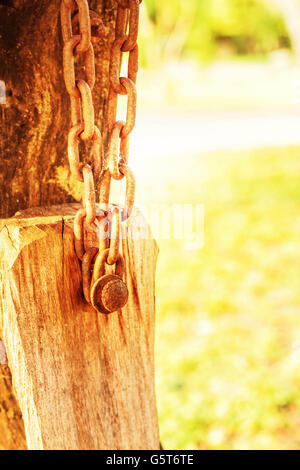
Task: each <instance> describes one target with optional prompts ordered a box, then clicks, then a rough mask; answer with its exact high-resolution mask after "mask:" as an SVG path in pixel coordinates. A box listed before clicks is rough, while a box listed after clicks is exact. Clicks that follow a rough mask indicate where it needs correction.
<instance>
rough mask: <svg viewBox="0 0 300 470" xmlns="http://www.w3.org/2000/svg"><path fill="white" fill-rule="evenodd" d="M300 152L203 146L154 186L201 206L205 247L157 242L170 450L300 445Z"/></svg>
mask: <svg viewBox="0 0 300 470" xmlns="http://www.w3.org/2000/svg"><path fill="white" fill-rule="evenodd" d="M299 156H300V149H297V148H285V149H279V150H278V149H267V150H259V151H251V152H243V153H238V152H236V153H234V152H231V153H217V154H208V155H203V154H201V155H199V156H198V157H197V158H196V157H195V159H194V160H193V165H192V166H191V171H190V174H189V175H188V172H185V173H184V175H183V177H181V176H180V174H179V176H178V178H177V179H176V180H172V181H170V180H168V179H167V177H166V176H165V180H164V184H163V185H162V184H159V185H158V188H157V189H158V190H159V187H160V188H161V187H163V188H164V189H161V190H160V191H161V195H160V197H161V199H162V200H163V201H164V202H170V203H174V202H176V203H202V204H204V206H205V245H204V248H203V249H201V250H198V251H188V250H187V249H185V246H184V243H182V242H178V241H159V245H160V255H159V260H158V267H157V330H156V389H157V397H158V408H159V419H160V432H161V440H162V443H163V446H164V447H165V448H166V449H299V448H300V393H299V390H300V283H299V266H300V184H299V175H300V158H299ZM163 177H164V175H163V176H162V179H163Z"/></svg>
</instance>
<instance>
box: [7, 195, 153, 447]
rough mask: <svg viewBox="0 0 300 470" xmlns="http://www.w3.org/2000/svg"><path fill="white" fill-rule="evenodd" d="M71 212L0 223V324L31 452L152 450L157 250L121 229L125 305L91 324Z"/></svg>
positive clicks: (137, 232) (143, 231) (146, 234)
mask: <svg viewBox="0 0 300 470" xmlns="http://www.w3.org/2000/svg"><path fill="white" fill-rule="evenodd" d="M76 207H77V208H78V205H75V204H73V205H65V206H55V207H51V208H47V209H44V208H40V209H35V210H29V211H24V212H23V213H20V214H19V215H18V218H15V219H7V220H4V221H2V223H1V232H0V259H1V280H2V292H1V297H2V313H1V324H2V331H3V338H4V342H5V344H6V347H7V356H8V361H9V365H10V368H11V372H12V377H13V385H14V389H15V392H16V395H17V398H18V401H19V404H20V408H21V410H22V413H23V418H24V423H25V430H26V437H27V443H28V447H29V448H30V449H159V438H158V424H157V413H156V403H155V392H154V363H153V343H154V303H155V298H154V275H155V264H156V257H157V246H156V243H155V242H154V241H153V239H152V237H151V233H150V229H149V227H148V225H147V224H146V222H145V220H144V219H143V217H142V216H141V214H140V213H139V212H138V211H137V210H135V211H134V213H133V215H132V217H131V218H130V219H129V221H127V222H124V223H123V228H122V230H123V239H122V252H123V256H124V259H125V263H126V275H125V280H126V283H127V286H128V289H129V300H128V303H127V305H126V306H125V307H124V308H123V309H122V311H119V312H116V313H112V314H111V315H108V316H107V315H101V314H97V313H96V311H95V310H94V309H93V308H92V307H91V306H90V305H88V304H87V303H86V302H85V301H84V299H83V296H82V288H81V272H80V265H79V261H78V259H77V257H76V255H75V253H74V248H73V230H72V221H73V217H74V214H75V210H76Z"/></svg>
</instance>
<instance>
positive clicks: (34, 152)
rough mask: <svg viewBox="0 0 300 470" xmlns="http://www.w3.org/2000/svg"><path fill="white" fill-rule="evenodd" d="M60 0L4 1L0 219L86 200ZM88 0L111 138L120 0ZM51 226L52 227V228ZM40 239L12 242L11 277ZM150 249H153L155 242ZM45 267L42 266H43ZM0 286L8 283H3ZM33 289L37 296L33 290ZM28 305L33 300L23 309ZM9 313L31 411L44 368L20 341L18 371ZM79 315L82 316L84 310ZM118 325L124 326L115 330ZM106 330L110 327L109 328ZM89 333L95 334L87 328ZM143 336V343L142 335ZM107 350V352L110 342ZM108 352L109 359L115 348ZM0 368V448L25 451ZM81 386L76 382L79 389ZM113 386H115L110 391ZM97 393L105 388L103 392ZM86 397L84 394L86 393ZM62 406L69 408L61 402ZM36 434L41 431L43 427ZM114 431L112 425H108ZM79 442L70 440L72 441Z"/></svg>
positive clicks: (100, 121) (100, 115) (96, 96)
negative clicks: (72, 148)
mask: <svg viewBox="0 0 300 470" xmlns="http://www.w3.org/2000/svg"><path fill="white" fill-rule="evenodd" d="M60 3H61V0H51V1H49V0H3V1H1V0H0V80H1V84H4V85H5V99H4V103H3V98H4V96H2V92H1V99H0V217H10V216H12V215H13V214H15V212H16V211H18V210H22V209H25V208H29V207H36V206H40V205H45V206H50V205H51V204H63V203H66V202H74V201H75V200H79V198H80V193H81V192H80V187H79V186H80V185H79V186H78V185H76V184H74V182H72V184H70V181H69V168H68V162H67V155H66V148H67V133H68V130H69V128H70V103H69V96H68V93H67V91H66V87H65V84H64V80H63V73H62V47H63V46H62V38H61V28H60V15H59V10H60ZM89 5H90V8H91V9H92V10H94V11H96V12H97V13H98V14H99V15H100V16H101V18H102V20H103V23H104V25H105V28H106V31H107V36H106V37H105V38H103V39H102V40H101V41H100V42H99V43H97V45H96V46H95V65H96V83H95V88H94V92H93V101H94V104H95V111H96V114H95V120H96V124H97V126H98V127H99V128H100V129H101V131H102V134H103V136H104V142H105V144H106V142H107V126H106V117H107V102H108V100H107V98H108V91H109V64H110V53H111V46H112V43H113V41H114V31H115V20H116V12H117V0H89ZM60 220H62V216H60ZM28 223H29V222H28V221H27V222H26V223H25V222H24V224H25V225H24V228H25V227H26V230H25V232H26V234H27V236H28V237H29V239H30V236H31V235H30V234H31V233H34V234H37V233H41V232H40V230H41V229H40V227H35V223H34V222H33V223H32V226H31V225H29V226H30V227H31V228H29V226H28V227H27V226H26V224H28ZM11 224H12V225H11ZM14 224H16V221H13V222H7V224H6V225H7V227H9V231H7V229H5V228H3V229H2V232H1V239H2V240H4V239H3V237H6V238H5V240H6V241H5V246H6V245H7V246H9V235H10V231H11V230H12V231H13V233H20V234H21V233H22V234H23V228H22V227H21V225H18V227H19V228H18V230H20V232H14V229H13V227H14ZM51 224H52V222H51ZM51 224H50V225H51ZM3 227H4V225H3ZM45 227H46V225H45V224H44V225H43V230H45ZM49 230H50V226H49ZM25 232H24V233H25ZM50 232H51V233H52V226H51V230H50ZM58 233H59V229H58ZM5 234H6V235H5ZM18 236H19V235H18ZM20 236H21V235H20ZM7 237H8V238H7ZM57 237H58V238H57V240H58V241H59V243H61V239H60V237H59V236H58V235H57ZM21 238H22V237H21ZM12 240H14V238H12ZM22 240H23V238H22ZM15 243H16V244H15ZM39 243H41V241H38V240H32V243H28V245H27V248H26V247H25V246H22V248H20V247H19V245H18V243H17V242H16V240H14V244H15V246H18V247H19V248H20V253H19V254H18V256H17V257H16V260H15V262H14V264H13V265H12V270H11V271H10V270H8V271H7V272H8V273H10V275H13V273H14V272H15V271H14V270H15V269H16V266H19V264H18V263H19V262H20V260H21V259H22V257H23V256H24V254H23V252H24V253H25V252H26V250H32V249H33V247H34V246H36V244H39ZM1 246H2V245H1ZM13 246H14V245H11V248H10V251H9V252H10V253H13V252H14V251H15V250H14V249H13V248H12V247H13ZM58 246H59V245H58ZM149 252H151V246H150V250H149ZM48 253H50V251H49V252H48ZM65 254H66V253H65ZM72 256H73V255H72ZM62 259H64V260H65V259H66V257H65V256H64V257H62ZM75 264H76V263H75ZM5 269H7V267H6V268H5ZM42 269H44V268H42V266H41V270H42ZM150 269H151V268H150ZM5 282H6V280H5ZM49 282H50V280H49ZM65 282H66V281H65ZM5 285H6V284H5ZM0 289H2V287H1V286H0ZM13 291H14V289H13ZM28 292H29V293H31V294H32V292H31V291H30V290H29V291H28ZM28 292H25V291H24V293H22V294H21V295H20V298H22V295H25V296H28V295H29V293H28ZM49 295H50V294H49ZM52 297H53V295H52V294H51V295H50V299H52ZM3 305H4V303H3ZM15 306H16V305H15ZM27 309H28V306H27V307H26V310H25V312H26V311H27ZM9 312H10V313H9V315H11V312H12V311H11V310H9ZM39 312H40V311H39ZM4 313H5V315H4V318H3V322H4V323H5V325H6V327H5V335H4V336H5V337H3V335H2V331H1V321H0V339H1V338H2V339H4V341H5V343H6V342H7V341H8V338H10V340H9V341H10V343H9V344H8V345H7V344H6V347H7V350H8V358H9V366H10V367H11V368H12V375H13V383H14V384H15V385H16V388H17V396H18V399H20V400H21V399H22V400H21V401H22V406H21V408H22V411H23V412H24V413H25V411H24V410H27V408H26V406H27V405H26V399H25V396H24V395H23V394H26V397H29V395H30V393H31V395H30V396H31V398H32V397H34V399H35V400H36V393H38V386H39V385H40V383H39V382H38V385H36V383H35V387H37V388H35V389H34V388H32V387H33V383H34V381H33V382H31V381H32V380H33V378H32V377H33V376H34V374H36V373H37V372H38V371H39V363H38V362H37V363H36V364H35V366H34V368H32V369H29V367H28V363H29V362H28V361H29V359H28V358H27V353H28V346H26V347H25V343H22V344H21V346H22V345H23V347H24V350H25V352H24V353H23V354H21V356H20V357H21V359H22V361H24V362H23V365H24V367H25V369H24V370H22V368H21V367H22V366H19V369H18V363H17V359H16V356H15V354H14V349H12V347H11V344H12V342H13V332H12V330H10V327H9V325H8V323H7V322H8V317H7V315H6V309H4ZM77 314H78V315H79V316H80V314H81V310H79V311H78V312H77ZM77 314H76V315H77ZM23 315H25V313H24V312H23V314H22V315H21V316H20V318H19V314H18V316H17V318H18V319H17V321H16V322H15V324H14V326H13V324H12V325H11V328H15V327H16V330H15V332H16V334H19V333H18V328H17V327H18V325H20V324H21V323H22V322H24V321H25V320H24V317H23ZM56 315H57V313H56ZM74 315H75V314H74ZM76 315H75V316H76ZM50 317H51V318H54V317H52V316H50ZM76 318H77V317H76ZM21 319H22V322H21ZM103 321H104V320H103V319H102V320H99V322H102V323H103ZM114 322H115V325H116V328H115V329H113V330H114V335H116V337H120V336H119V335H120V334H121V331H122V325H123V324H122V322H121V320H120V321H119V323H117V322H116V321H115V320H114ZM111 323H112V320H111V319H110V320H109V321H108V325H110V324H111ZM25 324H26V322H25ZM76 325H77V323H76ZM117 326H118V328H119V330H120V331H117ZM74 328H75V327H74ZM107 329H108V327H107ZM45 331H46V330H45V328H43V327H42V329H41V332H43V338H44V335H45ZM58 331H60V330H58ZM76 331H77V330H76ZM82 331H83V330H82ZM102 331H104V332H105V331H106V329H104V330H101V332H102ZM107 331H108V330H107ZM109 331H111V330H109ZM150 331H151V329H150ZM136 333H137V332H136ZM107 334H108V333H107ZM23 335H25V332H24V331H22V332H21V333H20V336H19V339H20V338H22V341H23V340H25V337H24V336H23ZM30 337H31V336H30V334H29V331H27V336H26V339H28V340H29V338H30ZM87 337H88V338H89V337H90V336H89V334H88V335H87ZM52 339H53V338H52ZM36 341H37V344H40V343H39V341H38V340H37V339H36ZM53 341H54V339H53ZM101 341H102V340H101ZM139 341H142V337H141V339H140V340H139ZM17 344H19V343H17ZM53 344H55V342H54V343H53ZM97 344H98V346H97V348H99V344H100V345H101V344H102V343H101V342H100V343H97ZM138 344H139V343H138ZM44 347H45V346H43V348H44ZM53 347H54V346H53ZM76 347H78V349H76V354H75V352H74V358H76V360H77V355H79V354H80V351H81V349H80V345H79V344H78V345H76ZM39 348H40V346H36V350H34V351H31V352H30V354H29V355H30V357H31V361H32V362H31V364H33V363H34V360H33V358H32V355H34V358H38V357H39V356H38V355H37V354H36V352H37V351H40V349H39ZM108 349H109V348H108ZM43 350H44V349H43ZM96 350H97V349H96ZM103 350H104V351H106V352H107V349H106V348H104V349H103ZM83 352H84V351H83ZM109 352H110V349H109ZM25 353H26V354H25ZM60 354H62V355H64V354H66V356H65V357H70V356H68V355H67V353H62V352H60ZM69 354H70V353H69ZM107 354H108V357H109V353H107ZM114 357H115V356H114V355H113V356H112V359H111V360H112V361H113V360H114V359H113V358H114ZM107 360H108V359H107ZM116 360H117V359H116ZM74 361H75V359H74ZM47 364H48V363H47ZM74 364H75V362H74ZM137 366H138V363H137ZM0 367H1V368H0V449H25V448H26V441H25V434H24V426H23V423H22V416H21V410H20V408H19V407H18V403H17V400H16V399H15V397H14V393H13V389H12V386H11V374H10V371H9V369H8V366H7V365H1V366H0ZM76 367H77V366H75V365H72V366H71V368H72V370H73V368H74V371H77V368H76ZM16 368H17V369H16ZM47 371H48V372H49V374H50V371H49V368H47ZM69 373H70V374H71V375H72V373H73V372H72V371H70V372H69ZM74 373H75V372H74ZM18 374H19V375H18ZM22 374H24V377H25V376H26V377H29V379H28V380H29V382H28V383H30V384H31V385H30V386H29V389H28V390H26V393H25V391H24V390H23V391H22V387H20V380H22V379H21V378H20V377H22ZM39 380H40V376H39V375H37V376H36V381H39ZM57 380H58V379H57ZM86 380H87V378H86ZM103 380H104V379H103ZM28 383H27V385H28ZM45 383H48V379H45ZM103 383H105V382H103ZM18 384H19V385H18ZM27 385H26V386H27ZM51 386H52V389H51V390H52V392H53V393H55V392H54V391H53V390H54V389H53V385H51ZM30 387H31V388H30ZM64 390H65V389H64V388H58V389H57V396H56V401H57V402H59V401H61V400H62V396H63V395H62V396H60V395H59V393H58V391H60V392H62V394H64V393H65V391H64ZM76 390H77V388H76V384H75V385H74V393H75V392H76ZM108 390H109V391H110V389H108ZM29 392H30V393H29ZM97 393H98V394H99V392H97ZM111 393H113V394H114V393H116V392H115V390H114V391H113V392H111ZM75 396H76V394H75ZM31 398H30V399H31ZM28 400H29V398H28ZM82 400H85V399H84V398H82ZM51 406H52V404H51ZM128 406H129V405H128ZM130 406H131V405H130ZM24 407H25V408H24ZM67 409H69V408H67ZM48 410H49V407H48ZM85 410H87V404H86V407H85ZM60 411H61V412H64V411H63V408H61V410H60ZM26 413H27V415H26V416H25V425H26V433H27V436H28V432H29V431H28V429H29V428H30V427H31V426H32V421H31V419H30V416H28V413H29V414H30V411H28V410H27V411H26ZM26 413H25V414H26ZM116 413H119V410H118V408H116ZM33 416H37V418H36V419H37V420H38V421H37V424H38V425H39V426H40V424H39V423H40V421H39V420H40V419H41V418H40V410H38V412H36V413H35V414H33ZM84 416H85V415H84ZM105 416H106V415H105ZM122 416H123V415H122ZM32 419H33V418H32ZM105 419H106V418H105ZM99 422H100V421H99ZM73 424H74V422H73ZM136 424H137V422H136ZM53 425H54V424H53ZM43 429H44V431H43V432H47V431H46V430H45V429H46V428H45V427H44V428H43ZM56 429H57V428H56ZM36 432H37V433H40V435H41V431H39V428H38V430H37V431H36ZM108 432H111V431H109V430H108ZM122 432H123V430H122ZM97 436H98V437H97V438H96V437H95V436H94V437H93V439H95V441H94V442H92V443H91V445H95V446H96V444H97V445H98V442H99V441H98V440H97V439H100V440H101V442H102V438H100V437H99V435H98V434H97ZM39 439H42V441H39ZM43 439H44V440H43ZM45 439H46V438H45V436H44V435H43V436H42V437H40V438H35V439H33V438H32V440H31V441H30V443H29V445H30V446H35V445H37V446H39V445H41V442H42V445H43V446H46V444H45V442H46V441H45ZM46 440H47V439H46ZM79 441H80V442H81V443H82V442H83V441H84V439H83V438H80V439H79V438H78V442H79ZM47 442H48V441H47ZM122 442H124V441H122ZM48 444H49V443H48ZM73 444H74V443H70V445H73ZM49 445H50V444H49ZM78 445H79V444H78ZM103 445H105V444H103ZM116 445H117V444H116ZM151 445H152V444H151Z"/></svg>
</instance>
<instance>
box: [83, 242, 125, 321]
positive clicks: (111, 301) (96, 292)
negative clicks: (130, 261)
mask: <svg viewBox="0 0 300 470" xmlns="http://www.w3.org/2000/svg"><path fill="white" fill-rule="evenodd" d="M108 254H109V249H107V250H103V252H101V253H99V255H98V256H97V258H96V261H95V265H94V272H93V278H92V284H91V286H92V287H91V293H90V299H91V303H92V305H93V307H94V308H95V309H96V310H97V311H98V312H100V313H104V314H108V313H112V312H115V311H116V310H119V309H121V308H122V307H124V305H125V304H126V303H127V300H128V289H127V286H126V284H125V282H124V281H123V279H122V277H123V274H124V270H125V269H124V260H123V257H122V255H119V256H118V259H117V261H116V268H115V274H104V271H105V263H106V260H107V257H108Z"/></svg>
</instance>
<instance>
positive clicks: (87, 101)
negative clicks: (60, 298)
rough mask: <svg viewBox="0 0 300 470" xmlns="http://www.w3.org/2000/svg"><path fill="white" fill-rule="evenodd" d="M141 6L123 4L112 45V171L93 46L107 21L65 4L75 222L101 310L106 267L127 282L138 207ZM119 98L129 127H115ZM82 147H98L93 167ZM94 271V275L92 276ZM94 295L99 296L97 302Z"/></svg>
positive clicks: (136, 1) (83, 4)
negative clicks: (113, 198)
mask: <svg viewBox="0 0 300 470" xmlns="http://www.w3.org/2000/svg"><path fill="white" fill-rule="evenodd" d="M141 1H142V0H118V9H117V17H116V28H115V40H114V42H113V45H112V50H111V62H110V70H109V82H110V87H109V96H108V113H107V114H108V118H107V121H108V122H107V126H108V130H109V142H108V150H107V158H106V161H107V167H106V168H103V142H102V135H101V132H100V130H99V129H98V127H97V126H96V125H95V113H94V106H93V99H92V90H93V87H94V84H95V61H94V48H93V44H96V43H97V42H98V41H99V39H100V38H101V37H104V36H105V34H106V29H105V27H104V25H103V22H102V20H101V18H100V17H99V16H98V15H97V14H96V13H95V12H94V11H92V10H89V6H88V2H87V0H62V3H61V12H60V13H61V27H62V37H63V42H64V47H63V70H64V80H65V85H66V89H67V91H68V93H69V96H70V106H71V122H72V127H71V129H70V131H69V134H68V161H69V166H70V173H71V176H72V177H73V178H74V179H76V180H78V181H80V182H81V183H83V193H82V203H83V207H82V208H81V209H79V210H78V212H77V213H76V216H75V219H74V238H75V251H76V254H77V256H78V258H79V259H80V260H81V261H82V278H83V293H84V297H85V299H86V301H87V302H91V303H92V304H93V305H94V306H95V308H97V305H98V303H99V302H98V301H97V300H96V298H97V295H98V294H97V292H96V291H97V288H96V287H95V286H96V284H97V283H96V279H97V276H98V277H99V275H100V274H99V273H100V272H101V273H102V274H103V273H104V271H105V269H104V267H105V263H106V264H108V265H115V266H116V275H118V276H119V277H120V273H121V277H122V275H123V273H124V260H123V258H122V255H121V254H120V252H119V249H120V221H121V220H126V219H127V218H129V217H130V214H131V212H132V208H133V205H134V194H135V179H134V175H133V173H132V171H131V170H130V168H129V167H128V157H129V134H130V133H131V131H132V130H133V128H134V125H135V118H136V86H135V84H136V79H137V72H138V45H137V35H138V25H139V7H140V3H141ZM127 29H128V32H127ZM126 52H128V67H127V77H120V69H121V62H122V56H123V54H124V53H126ZM78 55H83V56H84V70H85V79H76V70H75V57H76V56H78ZM118 95H127V112H126V121H125V122H123V121H115V117H116V107H117V101H118ZM81 141H82V142H87V141H92V146H91V151H90V164H88V163H82V162H80V154H79V146H80V142H81ZM101 172H102V174H101ZM100 174H101V179H100V211H101V213H100V215H99V213H98V214H97V206H96V193H95V180H97V179H98V178H99V176H100ZM124 177H126V197H125V207H124V211H123V213H122V216H121V215H120V210H119V209H118V208H117V207H114V208H113V209H112V210H111V209H110V206H109V195H110V186H111V178H113V179H115V180H121V179H123V178H124ZM107 220H108V222H107ZM85 223H86V224H89V225H92V226H94V227H95V230H96V232H97V235H98V239H99V246H98V247H97V248H95V247H92V248H88V249H87V250H85V244H84V224H85ZM108 238H109V246H108V243H107V242H108ZM93 264H94V268H93ZM99 266H101V269H100V267H99ZM120 266H122V268H120ZM92 271H93V274H91V273H92ZM102 274H101V275H102ZM110 276H111V275H110ZM118 282H119V281H118ZM98 284H99V285H100V284H101V285H102V287H101V288H103V282H101V283H98ZM98 284H97V285H98ZM104 284H105V283H104ZM125 287H126V286H125ZM120 289H121V290H122V289H123V290H122V292H123V297H124V299H125V298H126V300H127V297H126V293H125V291H124V286H123V287H122V286H121V287H120V283H119V284H118V290H119V291H120ZM126 289H127V288H126ZM98 290H99V289H98ZM91 292H93V294H92V297H91ZM124 299H123V300H124ZM98 300H99V299H98ZM123 300H122V301H120V299H119V302H120V305H121V304H122V305H121V306H123ZM106 301H107V299H106ZM101 302H102V303H101ZM101 302H100V303H101V307H99V309H98V308H97V310H99V311H101V312H102V313H109V307H107V306H106V307H104V304H103V302H104V300H103V299H102V301H101ZM107 302H108V304H109V305H114V308H115V307H117V305H118V301H117V300H115V301H112V300H111V299H110V300H109V301H107ZM119 308H121V307H119Z"/></svg>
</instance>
